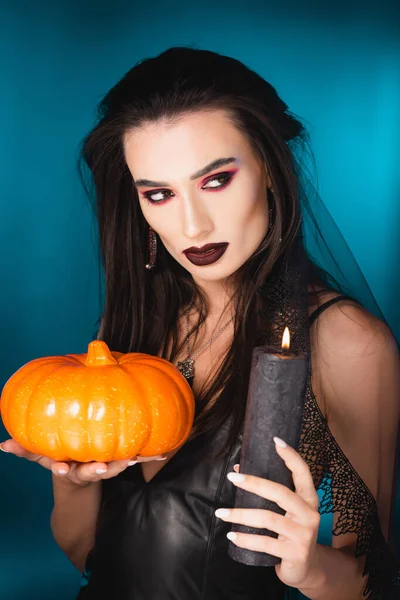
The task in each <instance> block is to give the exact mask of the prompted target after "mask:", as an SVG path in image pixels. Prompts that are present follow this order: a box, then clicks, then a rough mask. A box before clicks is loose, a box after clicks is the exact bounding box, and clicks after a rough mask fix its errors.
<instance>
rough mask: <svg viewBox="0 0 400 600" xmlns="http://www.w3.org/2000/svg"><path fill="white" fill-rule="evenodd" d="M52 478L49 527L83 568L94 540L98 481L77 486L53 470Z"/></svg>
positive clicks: (75, 563) (72, 560)
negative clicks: (51, 503) (51, 507)
mask: <svg viewBox="0 0 400 600" xmlns="http://www.w3.org/2000/svg"><path fill="white" fill-rule="evenodd" d="M52 478H53V495H54V508H53V511H52V513H51V519H50V525H51V530H52V533H53V536H54V539H55V541H56V542H57V544H58V546H59V547H60V548H61V550H63V552H65V554H66V555H67V556H68V558H69V559H70V561H71V562H72V564H73V565H74V566H75V567H76V568H77V569H78V570H79V571H81V572H83V570H84V566H85V561H86V557H87V555H88V553H89V551H90V550H91V548H92V547H93V544H94V538H95V532H96V522H97V516H98V513H99V509H100V499H101V485H102V484H101V481H95V482H90V483H88V484H87V485H85V486H80V485H76V484H75V483H72V482H70V481H68V480H65V479H62V478H60V477H59V476H57V475H54V474H53V475H52Z"/></svg>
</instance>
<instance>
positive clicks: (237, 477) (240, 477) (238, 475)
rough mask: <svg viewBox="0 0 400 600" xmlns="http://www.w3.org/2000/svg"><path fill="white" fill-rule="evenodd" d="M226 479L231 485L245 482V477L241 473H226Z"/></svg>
mask: <svg viewBox="0 0 400 600" xmlns="http://www.w3.org/2000/svg"><path fill="white" fill-rule="evenodd" d="M227 478H228V479H229V481H233V483H239V482H240V481H244V480H245V476H244V475H243V474H242V473H228V475H227Z"/></svg>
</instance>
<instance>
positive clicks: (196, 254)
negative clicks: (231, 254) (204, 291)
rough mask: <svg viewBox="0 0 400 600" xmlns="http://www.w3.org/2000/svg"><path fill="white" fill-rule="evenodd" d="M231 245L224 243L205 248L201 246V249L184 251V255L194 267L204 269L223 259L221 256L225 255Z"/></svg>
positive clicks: (207, 245) (192, 248)
mask: <svg viewBox="0 0 400 600" xmlns="http://www.w3.org/2000/svg"><path fill="white" fill-rule="evenodd" d="M228 246H229V244H228V243H227V242H222V243H219V244H205V246H201V248H195V247H193V246H192V247H191V248H187V249H186V250H184V251H183V252H184V254H185V256H186V258H187V259H188V260H189V261H190V262H191V263H192V264H194V265H196V266H198V267H203V266H205V265H211V264H212V263H215V262H217V260H219V259H220V258H221V256H222V255H223V254H224V253H225V250H226V249H227V247H228ZM211 249H214V250H213V251H212V252H210V253H209V254H204V252H207V251H208V250H211Z"/></svg>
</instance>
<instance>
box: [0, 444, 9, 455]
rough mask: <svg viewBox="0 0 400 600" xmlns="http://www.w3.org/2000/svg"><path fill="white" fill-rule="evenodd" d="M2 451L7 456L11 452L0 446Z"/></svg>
mask: <svg viewBox="0 0 400 600" xmlns="http://www.w3.org/2000/svg"><path fill="white" fill-rule="evenodd" d="M0 450H1V451H2V452H5V454H9V451H8V450H5V449H4V448H3V446H2V445H1V444H0Z"/></svg>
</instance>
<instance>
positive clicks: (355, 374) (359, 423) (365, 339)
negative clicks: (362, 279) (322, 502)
mask: <svg viewBox="0 0 400 600" xmlns="http://www.w3.org/2000/svg"><path fill="white" fill-rule="evenodd" d="M312 344H313V348H317V352H315V353H314V356H315V358H314V356H313V388H314V391H315V394H316V397H317V398H318V401H319V403H320V406H321V408H322V407H323V412H324V413H325V416H326V418H327V421H328V425H329V428H330V430H331V431H332V433H333V435H334V437H335V439H336V441H337V443H338V445H339V446H340V448H341V449H342V450H343V452H344V453H345V455H346V456H347V458H348V460H349V461H350V463H351V464H352V466H353V467H354V469H355V470H356V471H357V473H358V475H359V476H360V477H361V478H362V479H363V481H364V482H365V484H366V485H367V487H368V489H369V490H370V492H371V493H372V495H373V497H374V499H375V502H376V506H377V510H378V514H379V518H380V522H381V526H382V532H383V535H384V536H385V538H386V539H387V538H388V534H389V524H390V515H391V511H392V506H391V500H392V491H393V490H392V487H393V481H394V467H395V452H396V440H397V431H398V423H399V407H400V401H399V400H400V363H399V356H398V350H397V345H396V343H395V341H394V339H393V337H392V335H391V333H390V331H389V330H388V328H387V327H386V326H385V325H384V324H383V323H381V322H380V321H378V320H377V319H375V318H374V317H373V316H372V315H370V314H368V313H367V312H366V311H364V310H363V309H361V308H359V307H357V306H354V305H352V304H348V303H345V302H343V303H340V305H338V306H335V307H332V308H331V309H329V310H328V311H326V313H323V315H321V317H320V319H319V320H318V322H317V327H315V328H314V330H313V332H312ZM337 524H338V523H337V514H334V526H336V525H337ZM356 540H357V536H356V534H349V533H344V534H342V535H339V536H333V539H332V548H329V547H326V546H318V552H317V558H318V560H317V563H316V571H315V572H314V574H313V575H312V574H310V578H309V579H308V581H309V583H308V584H307V582H306V585H305V586H302V587H301V591H302V592H303V593H304V594H305V595H307V596H308V597H310V598H312V600H318V599H319V598H324V600H329V598H339V597H340V598H343V599H347V598H349V600H353V599H356V598H362V590H363V589H364V585H365V583H366V582H365V579H364V578H363V577H362V571H363V567H364V562H365V556H362V557H360V558H359V559H356V558H355V557H354V551H355V545H356ZM338 574H340V577H339V576H338ZM311 582H312V583H311ZM317 582H319V583H317Z"/></svg>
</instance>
